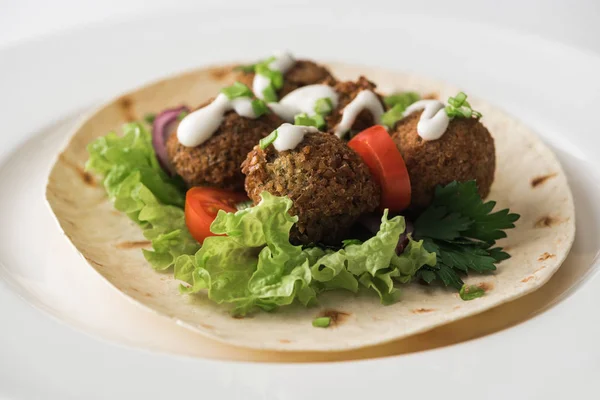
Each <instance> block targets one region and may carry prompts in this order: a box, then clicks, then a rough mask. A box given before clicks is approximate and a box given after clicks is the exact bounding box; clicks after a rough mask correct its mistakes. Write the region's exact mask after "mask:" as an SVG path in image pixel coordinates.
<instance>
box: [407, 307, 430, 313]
mask: <svg viewBox="0 0 600 400" xmlns="http://www.w3.org/2000/svg"><path fill="white" fill-rule="evenodd" d="M434 311H435V308H415V309H414V310H410V312H411V313H413V314H426V313H430V312H434Z"/></svg>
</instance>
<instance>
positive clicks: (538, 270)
mask: <svg viewBox="0 0 600 400" xmlns="http://www.w3.org/2000/svg"><path fill="white" fill-rule="evenodd" d="M544 268H546V266H545V265H542V266H541V267H539V268H538V269H536V270H535V271H533V273H534V274H537V273H538V272H540V271H541V270H543V269H544Z"/></svg>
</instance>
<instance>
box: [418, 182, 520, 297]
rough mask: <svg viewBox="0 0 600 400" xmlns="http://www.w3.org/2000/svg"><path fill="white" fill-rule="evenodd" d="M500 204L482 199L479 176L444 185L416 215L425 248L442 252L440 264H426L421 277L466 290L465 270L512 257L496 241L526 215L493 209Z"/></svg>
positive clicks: (476, 269)
mask: <svg viewBox="0 0 600 400" xmlns="http://www.w3.org/2000/svg"><path fill="white" fill-rule="evenodd" d="M495 205H496V202H494V201H488V202H484V201H483V200H482V199H481V197H480V196H479V193H478V192H477V184H476V183H475V181H468V182H461V183H459V182H456V181H454V182H452V183H450V184H448V185H446V186H443V187H442V186H438V187H437V188H436V191H435V196H434V199H433V202H432V204H431V205H430V206H429V208H427V209H426V210H425V211H424V212H423V213H422V214H421V215H420V216H419V218H417V220H416V221H415V232H414V237H415V239H417V240H421V239H422V240H423V246H424V247H425V249H427V250H428V251H430V252H435V253H436V256H437V264H436V265H435V266H433V267H430V266H425V267H423V268H421V269H420V270H419V271H418V272H417V277H418V278H420V279H422V280H423V281H425V282H426V283H431V282H433V281H435V280H440V281H441V282H443V283H444V285H445V286H451V287H454V288H455V289H457V290H460V289H461V288H462V287H463V284H464V282H463V281H462V279H461V276H464V275H467V274H468V273H469V272H471V271H473V272H478V273H485V272H489V271H493V270H495V269H496V264H497V263H499V262H500V261H502V260H506V259H507V258H509V257H510V255H509V254H508V253H506V252H505V251H503V250H502V248H501V247H495V246H494V245H495V243H496V240H498V239H501V238H504V237H506V232H505V230H506V229H511V228H514V227H515V225H514V223H515V222H516V221H517V220H518V219H519V217H520V216H519V215H518V214H515V213H511V212H510V211H509V210H508V209H504V210H500V211H496V212H493V209H494V206H495Z"/></svg>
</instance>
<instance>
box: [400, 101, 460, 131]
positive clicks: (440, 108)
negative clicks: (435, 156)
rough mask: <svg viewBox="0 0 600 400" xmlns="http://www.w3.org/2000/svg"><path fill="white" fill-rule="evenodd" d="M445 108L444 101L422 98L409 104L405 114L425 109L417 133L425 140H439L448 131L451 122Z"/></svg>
mask: <svg viewBox="0 0 600 400" xmlns="http://www.w3.org/2000/svg"><path fill="white" fill-rule="evenodd" d="M444 108H445V105H444V103H442V102H441V101H439V100H421V101H417V102H416V103H413V104H411V105H410V106H408V108H407V109H406V111H404V116H405V117H406V116H407V115H409V114H412V113H413V112H415V111H420V110H423V113H422V114H421V117H420V118H419V122H418V123H417V133H418V134H419V136H421V137H422V138H423V140H437V139H439V138H441V137H442V135H443V134H444V132H446V129H448V124H449V123H450V118H449V117H448V115H447V114H446V111H444Z"/></svg>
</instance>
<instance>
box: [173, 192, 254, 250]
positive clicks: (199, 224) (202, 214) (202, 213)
mask: <svg viewBox="0 0 600 400" xmlns="http://www.w3.org/2000/svg"><path fill="white" fill-rule="evenodd" d="M247 200H248V196H246V194H245V193H240V192H233V191H231V190H224V189H214V188H208V187H193V188H191V189H190V190H188V191H187V193H186V195H185V224H186V225H187V227H188V230H189V231H190V233H191V234H192V236H193V237H194V239H196V240H197V241H198V242H200V243H203V242H204V239H206V238H207V237H209V236H215V234H214V233H212V232H211V231H210V224H212V222H213V221H214V220H215V218H216V217H217V213H218V212H219V210H225V211H227V212H235V211H236V207H235V205H236V204H238V203H241V202H243V201H247Z"/></svg>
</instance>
